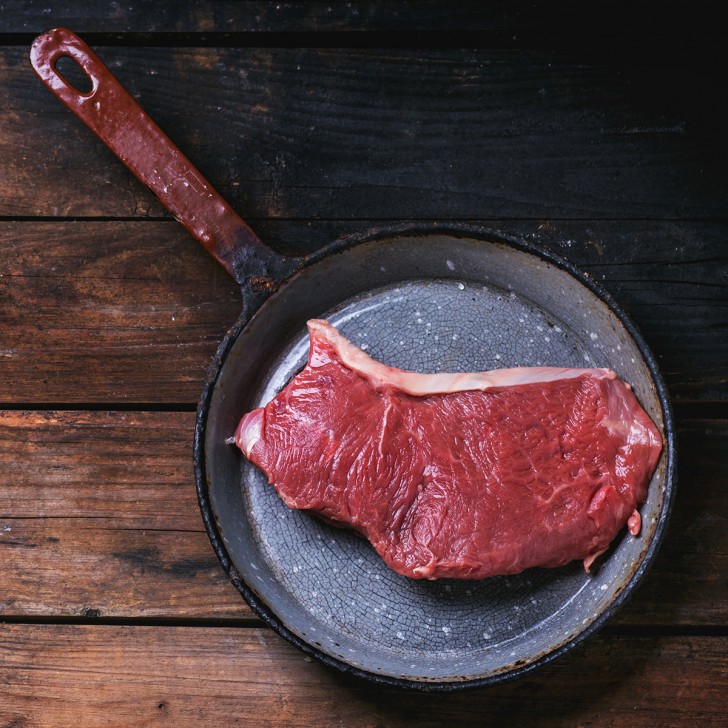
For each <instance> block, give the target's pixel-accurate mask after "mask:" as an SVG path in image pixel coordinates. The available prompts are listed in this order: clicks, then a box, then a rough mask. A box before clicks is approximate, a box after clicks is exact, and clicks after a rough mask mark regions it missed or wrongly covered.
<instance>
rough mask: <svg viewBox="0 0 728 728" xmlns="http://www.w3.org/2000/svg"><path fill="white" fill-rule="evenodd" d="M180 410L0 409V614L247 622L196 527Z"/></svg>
mask: <svg viewBox="0 0 728 728" xmlns="http://www.w3.org/2000/svg"><path fill="white" fill-rule="evenodd" d="M193 430H194V414H193V413H191V412H181V413H174V412H164V413H145V412H128V413H127V412H113V413H105V412H3V413H0V470H2V472H3V476H4V477H3V483H2V485H0V503H1V504H2V505H0V553H1V554H2V556H1V557H0V563H1V564H2V567H1V568H0V583H1V584H2V588H1V589H0V615H4V616H13V615H16V616H17V615H36V616H49V615H63V616H82V617H88V618H91V619H95V618H98V617H159V616H164V617H165V618H182V617H201V618H206V619H216V618H221V617H225V618H231V619H251V618H252V615H251V612H250V610H249V609H248V608H247V606H246V605H245V603H244V601H243V600H242V599H241V598H240V596H239V595H238V593H237V591H235V589H234V588H233V587H232V585H231V584H230V583H229V581H228V579H227V577H226V576H225V574H224V573H223V571H222V569H221V567H220V564H219V562H218V560H217V557H216V556H215V554H214V552H213V550H212V548H211V546H210V542H209V540H208V538H207V534H206V533H205V530H204V526H203V524H202V519H201V517H200V512H199V508H198V506H197V498H196V494H195V484H194V475H193V472H192V457H191V451H192V433H193Z"/></svg>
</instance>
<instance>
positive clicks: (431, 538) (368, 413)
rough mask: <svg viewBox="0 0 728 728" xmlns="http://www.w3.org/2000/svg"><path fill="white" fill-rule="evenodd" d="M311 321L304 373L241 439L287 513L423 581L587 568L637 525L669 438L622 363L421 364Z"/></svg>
mask: <svg viewBox="0 0 728 728" xmlns="http://www.w3.org/2000/svg"><path fill="white" fill-rule="evenodd" d="M308 329H309V334H310V349H309V357H308V363H307V364H306V366H305V368H304V369H303V370H302V371H301V372H300V373H299V374H297V375H296V376H295V377H294V378H293V379H292V380H291V381H290V382H289V383H288V384H287V385H286V387H285V388H284V389H283V390H282V391H281V392H280V393H279V394H278V395H276V397H274V398H273V399H272V400H271V401H270V402H269V403H268V404H267V405H266V406H265V407H263V408H260V409H256V410H254V411H252V412H250V413H248V414H246V415H245V416H244V417H243V418H242V419H241V421H240V424H239V425H238V428H237V430H236V433H235V437H234V441H235V444H236V445H237V446H238V447H239V448H240V449H241V450H242V452H243V453H244V454H245V456H246V457H247V458H248V459H249V460H250V461H251V462H252V463H253V464H255V465H256V466H257V467H259V468H260V469H261V470H262V471H263V472H264V473H265V475H266V476H267V478H268V480H269V482H270V483H271V484H272V485H273V486H274V488H275V489H276V491H277V492H278V494H279V495H280V497H281V498H282V499H283V501H284V502H285V503H286V504H287V505H288V506H290V507H291V508H297V509H301V510H306V511H311V512H313V513H315V514H317V515H318V516H320V517H322V518H323V519H325V520H326V521H328V522H330V523H333V524H336V525H339V526H344V527H349V528H353V529H355V530H356V531H358V532H359V533H361V534H362V535H363V536H364V537H366V538H367V539H368V540H369V541H370V542H371V544H372V545H373V547H374V548H375V549H376V551H377V553H378V554H379V555H380V556H381V557H382V558H383V559H384V561H385V562H386V563H387V564H388V566H389V567H390V568H392V569H393V570H394V571H396V572H398V573H400V574H403V575H405V576H408V577H412V578H427V579H436V578H443V577H448V578H461V579H482V578H486V577H490V576H496V575H504V574H515V573H519V572H521V571H523V570H524V569H527V568H530V567H534V566H542V567H557V566H562V565H564V564H566V563H569V562H570V561H573V560H576V559H580V560H583V561H584V566H585V568H586V570H587V571H588V570H589V566H590V565H591V563H592V562H593V561H594V559H595V558H597V557H598V556H599V555H600V554H602V553H603V552H604V551H605V550H606V549H607V548H608V546H609V544H610V543H611V542H612V540H613V539H614V537H615V536H616V535H617V533H619V531H620V530H621V529H622V528H623V527H624V526H625V524H628V529H629V531H630V532H631V533H632V534H633V535H637V534H638V533H639V530H640V515H639V512H638V511H637V508H639V507H640V506H641V505H642V503H643V502H644V500H645V498H646V494H647V487H648V484H649V481H650V478H651V476H652V473H653V471H654V469H655V467H656V465H657V461H658V459H659V456H660V452H661V449H662V439H661V437H660V434H659V432H658V430H657V428H656V427H655V425H654V424H653V423H652V421H651V420H650V418H649V417H648V416H647V414H646V413H645V412H644V410H643V409H642V408H641V407H640V405H639V403H638V402H637V399H636V398H635V396H634V394H633V393H632V391H631V389H630V387H629V386H628V385H626V384H625V383H623V382H622V381H620V380H619V379H618V378H617V376H616V374H615V373H614V372H612V371H611V370H608V369H561V368H555V367H522V368H514V369H501V370H495V371H489V372H477V373H453V374H418V373H415V372H407V371H403V370H400V369H395V368H393V367H389V366H387V365H385V364H382V363H380V362H377V361H375V360H374V359H372V358H371V357H369V356H368V355H367V354H365V353H364V352H363V351H362V350H361V349H359V348H358V347H356V346H355V345H354V344H352V343H351V342H349V341H348V340H347V339H346V338H344V337H343V336H342V335H341V334H339V332H338V331H337V330H336V329H335V328H334V327H333V326H331V325H330V324H329V323H328V322H326V321H322V320H312V321H309V323H308Z"/></svg>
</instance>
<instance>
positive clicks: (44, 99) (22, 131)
mask: <svg viewBox="0 0 728 728" xmlns="http://www.w3.org/2000/svg"><path fill="white" fill-rule="evenodd" d="M97 50H98V52H99V53H100V54H101V56H102V58H103V59H104V60H105V61H106V62H107V63H108V64H109V66H110V67H111V69H112V71H113V72H114V73H115V74H117V75H118V77H119V78H120V79H121V80H122V82H123V83H124V84H125V85H127V87H128V88H129V89H130V91H131V92H132V94H133V95H134V96H135V97H137V98H138V99H139V101H140V103H141V104H142V106H143V107H144V108H146V109H147V111H148V112H149V113H150V114H151V115H152V117H153V118H154V119H155V120H156V121H157V122H158V123H159V125H160V126H161V127H162V128H163V129H164V130H165V131H166V132H167V133H168V134H169V135H170V137H171V138H172V139H173V140H174V141H175V142H176V143H177V144H179V146H180V147H181V148H182V149H183V151H185V153H186V154H187V155H188V156H189V157H190V158H191V159H192V161H193V162H194V163H195V164H197V165H198V166H199V167H200V169H201V171H202V173H203V174H204V175H205V176H206V177H208V178H209V179H210V181H211V182H212V183H213V184H214V185H215V186H216V187H218V188H219V189H220V190H221V192H222V193H223V194H224V196H225V197H227V198H228V199H230V201H231V202H232V203H233V204H234V206H235V207H236V208H237V209H239V210H241V211H243V212H244V214H245V215H247V216H248V217H253V218H271V217H273V218H311V217H318V218H349V219H352V218H374V219H402V218H418V219H427V220H431V219H438V218H439V219H465V218H484V217H490V218H496V217H503V218H509V217H510V218H512V217H525V218H544V217H549V218H576V219H590V218H618V219H634V218H653V219H654V218H657V219H687V218H692V219H696V218H710V219H716V218H721V217H723V218H724V217H725V216H726V214H727V213H728V202H726V200H728V165H726V164H725V143H724V137H723V133H722V128H720V125H719V124H718V123H717V122H716V118H715V112H714V109H713V107H712V106H710V99H712V98H714V97H715V90H714V89H712V88H711V87H710V86H709V82H708V81H707V80H706V79H705V77H703V76H700V75H698V74H697V73H693V72H690V71H683V70H679V69H678V70H675V69H673V70H666V69H662V70H657V69H655V68H652V67H647V68H646V67H644V66H642V65H635V66H630V67H623V66H620V65H618V64H616V63H613V64H610V63H591V64H589V63H585V62H584V61H583V59H580V58H575V57H571V56H569V55H568V53H564V52H558V51H528V52H526V51H523V52H518V53H516V52H514V51H510V50H488V49H471V50H464V49H452V50H418V49H412V50H406V49H405V50H382V49H361V50H357V49H348V50H345V49H320V48H319V49H317V48H298V49H284V48H187V49H186V48H139V47H135V48H124V47H113V48H112V47H107V48H98V49H97ZM666 85H669V87H670V89H671V91H670V93H669V94H664V93H662V92H661V91H659V92H658V89H661V88H663V87H664V86H666ZM0 128H2V129H3V135H2V137H1V138H0V157H2V158H3V160H4V162H5V163H4V174H3V176H2V179H0V215H4V216H97V215H101V216H107V217H108V216H125V217H126V216H138V217H144V216H148V215H154V216H159V215H161V214H162V211H161V209H160V206H159V203H158V202H157V201H156V199H155V198H154V197H153V196H152V195H151V193H148V192H147V191H146V190H144V189H140V185H139V184H138V183H137V182H136V181H135V180H133V179H132V177H131V176H130V174H129V173H127V172H126V170H124V169H123V168H121V165H120V164H119V163H118V162H117V161H116V160H115V159H114V158H113V157H112V155H111V153H110V152H108V151H107V150H106V149H105V148H104V147H103V146H102V145H101V143H100V142H98V141H97V140H96V139H95V138H94V137H93V136H92V135H91V133H90V132H89V131H88V130H87V129H86V128H85V127H84V126H83V125H82V124H81V123H80V122H79V121H77V120H76V119H75V118H74V117H72V116H71V114H70V113H69V112H68V111H66V109H65V108H63V107H61V105H60V103H59V102H58V101H57V100H56V99H54V98H53V97H52V96H51V94H50V93H49V92H48V91H47V90H46V89H45V88H44V87H42V85H41V84H40V82H39V81H38V80H37V79H36V78H35V76H34V74H33V73H32V71H31V69H30V68H29V62H28V60H27V48H8V47H6V48H2V49H0ZM69 181H71V183H70V184H69Z"/></svg>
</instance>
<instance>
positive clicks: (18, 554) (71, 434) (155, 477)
mask: <svg viewBox="0 0 728 728" xmlns="http://www.w3.org/2000/svg"><path fill="white" fill-rule="evenodd" d="M193 427H194V415H193V413H191V412H178V413H174V412H73V411H64V412H53V411H49V412H32V411H31V412H18V411H6V412H2V413H0V470H1V471H2V472H3V474H4V478H3V480H2V482H0V504H1V505H0V582H1V583H2V584H3V592H2V594H0V615H2V616H5V617H13V618H19V617H42V616H46V617H47V616H51V615H55V616H64V617H79V616H81V617H84V616H86V617H89V618H91V619H94V618H98V617H102V618H108V619H118V618H146V619H148V618H162V619H182V618H188V619H203V620H205V619H208V620H209V619H215V620H222V619H224V620H236V621H239V620H241V619H242V620H246V619H251V613H250V612H249V610H248V609H247V607H246V606H245V605H244V602H243V601H242V599H241V598H240V597H239V595H238V593H237V592H236V591H235V590H234V588H233V587H232V586H231V585H230V584H229V583H228V580H227V577H226V576H225V574H224V573H223V571H222V569H221V568H220V566H219V564H218V562H217V558H216V557H215V555H214V553H213V551H212V548H211V547H210V544H209V541H208V540H207V536H206V535H205V533H204V528H203V525H202V520H201V517H200V513H199V509H198V506H197V501H196V496H195V493H194V478H193V474H192V468H191V452H190V450H191V442H192V433H193ZM679 437H680V449H681V453H682V455H681V462H680V472H679V481H680V487H679V490H678V499H677V503H676V505H675V510H674V514H673V517H672V521H671V526H670V529H669V531H668V534H667V538H666V539H665V543H664V545H663V548H662V550H661V552H660V554H659V556H658V558H657V561H656V563H655V565H654V568H653V570H652V572H651V573H650V574H649V575H648V577H647V579H646V580H645V583H644V585H642V587H641V588H640V589H639V590H638V591H637V593H636V594H635V596H634V598H633V600H632V601H631V602H630V603H629V604H628V606H627V607H626V608H625V609H624V610H623V612H622V613H621V614H620V615H619V617H618V619H617V621H616V623H615V624H618V625H622V626H638V625H641V626H653V627H654V626H669V625H673V626H674V625H681V626H683V627H687V626H690V627H700V626H713V627H720V626H723V625H724V620H725V616H724V615H725V585H724V575H725V573H727V572H728V515H726V514H728V487H727V486H728V465H727V464H726V461H725V458H724V457H723V456H722V454H723V453H724V452H725V451H726V449H727V448H728V421H692V422H688V423H685V424H684V425H683V426H682V427H681V429H680V432H679Z"/></svg>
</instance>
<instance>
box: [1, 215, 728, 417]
mask: <svg viewBox="0 0 728 728" xmlns="http://www.w3.org/2000/svg"><path fill="white" fill-rule="evenodd" d="M480 222H481V223H482V224H484V225H485V226H487V227H494V228H498V229H500V230H501V231H503V232H507V233H510V234H514V235H518V236H521V237H523V238H525V239H527V240H531V241H533V242H536V243H538V244H540V245H541V246H543V247H545V248H547V249H550V250H552V251H554V252H556V253H558V254H560V255H563V256H566V257H568V258H569V259H570V260H572V261H573V262H574V263H575V264H577V265H579V266H581V267H582V268H583V269H584V270H585V271H587V272H589V273H590V274H591V275H592V276H593V278H594V279H595V280H596V281H598V282H599V283H601V284H603V285H604V286H605V287H606V288H607V289H608V290H609V291H611V293H612V294H613V295H614V297H615V298H616V300H617V301H618V303H619V304H621V305H622V306H623V307H624V308H625V309H626V310H627V313H628V314H629V315H630V316H631V317H632V318H633V320H634V321H635V323H636V324H637V326H638V328H639V329H640V330H641V331H642V333H643V335H644V336H645V338H646V340H647V343H648V345H649V346H650V347H651V348H652V350H653V351H654V353H655V354H656V355H657V357H658V361H659V364H660V367H661V369H662V371H663V374H664V375H665V377H666V379H667V382H668V386H669V387H670V391H671V394H672V396H673V397H674V398H675V399H676V400H725V398H726V395H727V394H728V390H727V389H726V387H725V384H726V378H727V376H728V372H727V371H726V367H725V362H726V360H728V337H725V336H722V335H721V334H722V332H723V331H724V330H725V327H726V325H727V322H728V306H727V305H726V301H727V300H728V299H727V297H726V288H728V283H727V282H726V280H725V276H724V269H725V260H726V258H725V256H724V255H723V254H721V253H720V252H718V251H720V250H721V249H722V244H723V241H724V240H725V237H726V234H728V228H727V226H726V225H725V224H724V223H703V224H700V225H698V224H695V223H677V222H654V221H651V222H635V221H629V222H604V221H601V222H599V221H596V222H578V221H577V222H574V221H561V222H559V221H549V220H543V221H534V222H524V221H518V220H511V221H502V220H500V221H498V220H482V221H480ZM375 224H376V221H373V220H358V221H354V222H353V223H352V222H349V221H341V220H339V221H324V222H305V221H301V222H296V221H270V220H269V221H259V224H256V225H255V227H256V229H257V230H258V232H259V233H260V234H261V235H263V237H264V239H267V240H270V241H271V242H272V243H273V244H274V245H275V247H276V248H278V249H282V250H285V251H286V252H289V253H296V254H302V253H308V252H311V251H313V250H315V249H317V248H318V247H320V246H321V245H323V244H325V243H326V242H330V241H332V240H333V239H334V238H335V237H337V236H339V235H343V234H345V233H352V232H357V231H361V230H365V229H367V228H370V227H372V226H374V225H375ZM0 250H2V252H3V254H2V256H0V303H1V304H2V305H0V382H2V383H3V384H2V385H0V402H3V403H6V404H10V403H30V402H42V403H47V404H52V403H64V404H68V403H80V404H84V403H94V402H95V403H101V404H104V405H110V404H111V403H114V402H119V403H124V402H133V403H142V404H143V403H156V404H160V403H186V404H187V405H188V406H190V407H191V406H194V405H195V404H196V403H197V401H198V398H199V395H200V392H201V390H202V385H203V382H204V379H205V376H206V373H207V369H208V366H209V363H210V361H211V359H212V356H213V354H214V352H215V349H216V347H217V345H218V343H219V341H220V340H221V339H222V337H223V335H224V333H225V331H226V330H227V329H228V327H229V326H230V325H231V324H232V323H233V322H234V321H235V320H236V318H237V317H238V315H239V312H240V307H241V299H240V294H239V291H238V290H237V288H236V286H235V284H234V283H233V282H232V280H230V279H229V278H228V276H227V275H226V274H225V273H224V271H222V269H220V268H218V266H216V265H215V264H214V263H213V261H212V260H211V259H210V258H209V257H208V256H207V255H206V254H205V253H204V252H203V250H202V249H201V247H200V246H199V245H198V244H197V243H196V242H195V241H194V240H193V239H192V238H191V237H190V236H189V235H187V233H186V232H185V231H184V230H183V229H182V227H181V226H180V225H178V224H177V223H175V222H173V221H168V222H163V221H154V222H152V221H147V222H142V221H139V222H134V221H109V222H98V221H96V222H91V221H64V222H42V221H24V222H1V221H0Z"/></svg>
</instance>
